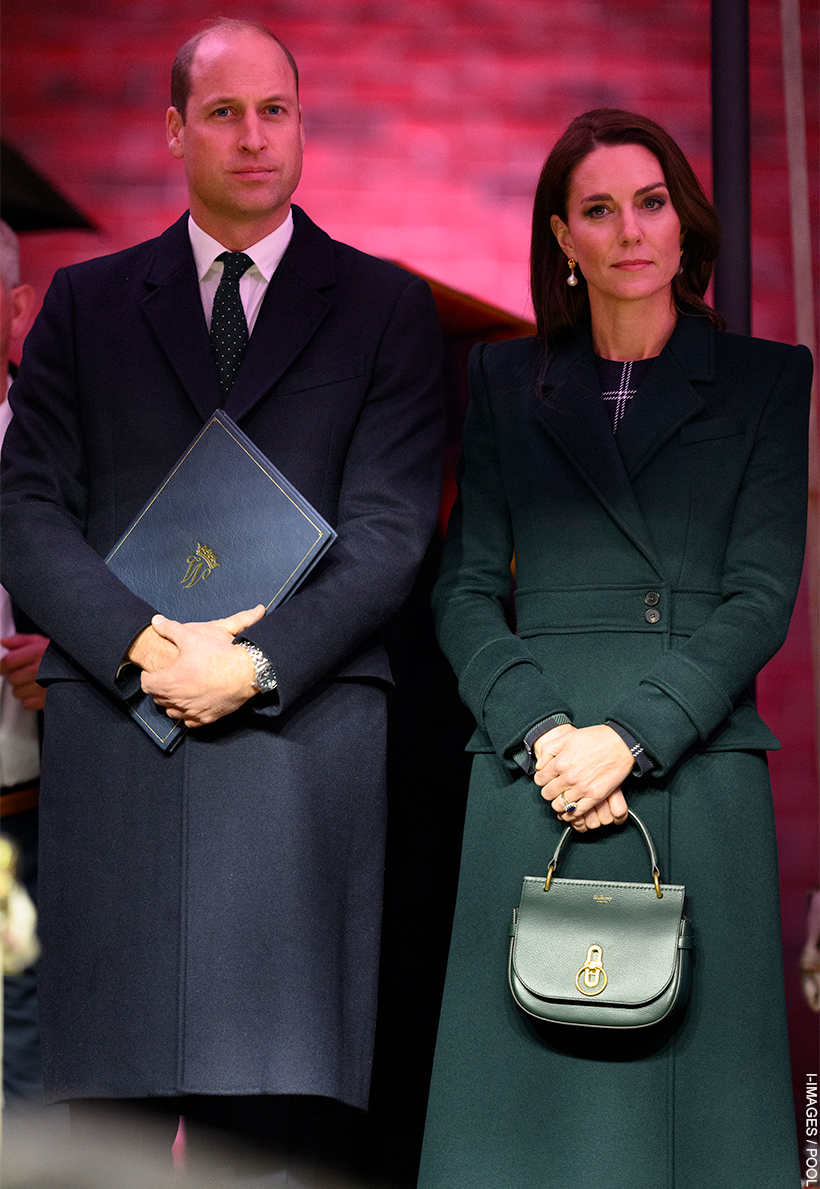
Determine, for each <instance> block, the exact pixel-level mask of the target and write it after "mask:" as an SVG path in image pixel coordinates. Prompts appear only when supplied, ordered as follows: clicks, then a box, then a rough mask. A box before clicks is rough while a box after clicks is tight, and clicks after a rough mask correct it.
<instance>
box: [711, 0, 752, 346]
mask: <svg viewBox="0 0 820 1189" xmlns="http://www.w3.org/2000/svg"><path fill="white" fill-rule="evenodd" d="M749 142H750V135H749V4H748V0H712V187H713V195H714V202H715V206H716V207H717V211H718V214H719V215H720V222H721V226H722V228H723V245H722V247H721V251H720V256H719V257H718V259H717V263H716V265H715V306H716V308H717V309H718V311H719V312H720V313H721V314H723V316H724V318H725V319H726V327H727V329H728V330H731V331H734V332H735V333H736V334H751V330H752V250H751V230H752V226H751V225H752V218H751V196H750V185H749Z"/></svg>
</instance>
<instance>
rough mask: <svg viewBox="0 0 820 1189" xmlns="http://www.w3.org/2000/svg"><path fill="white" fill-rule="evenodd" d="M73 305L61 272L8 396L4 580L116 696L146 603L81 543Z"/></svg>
mask: <svg viewBox="0 0 820 1189" xmlns="http://www.w3.org/2000/svg"><path fill="white" fill-rule="evenodd" d="M73 310H74V303H73V297H72V286H71V279H70V276H69V274H68V273H67V272H66V271H65V270H64V269H61V270H59V271H58V273H57V274H56V275H55V278H54V280H53V282H52V284H51V287H50V288H49V291H48V293H47V294H46V298H45V302H44V303H43V309H42V311H41V312H40V315H39V316H38V318H37V320H36V322H35V324H34V326H33V327H32V329H31V331H30V332H29V335H28V338H27V339H26V344H25V348H24V352H23V362H22V365H21V368H20V373H19V376H18V378H17V380H16V381H15V383H14V385H13V387H12V391H11V394H10V397H9V399H10V400H11V404H12V409H13V411H14V416H13V417H12V420H11V424H10V425H9V429H8V432H7V433H6V438H5V442H4V444H3V473H2V493H3V495H2V534H3V535H2V540H3V581H4V584H5V585H6V586H7V589H8V590H9V591H10V592H11V593H12V595H13V597H14V599H15V601H16V602H17V603H19V605H20V606H21V607H22V608H23V609H24V610H25V612H26V614H28V615H29V616H30V618H31V619H33V620H34V621H35V622H36V623H37V624H39V625H40V630H41V631H42V632H43V633H44V634H45V635H47V636H49V637H50V638H51V639H52V640H53V641H55V642H56V643H57V644H58V645H59V648H60V650H61V651H62V652H63V653H64V654H65V655H66V656H68V657H69V659H70V660H71V661H72V663H73V664H74V665H76V666H78V667H79V668H80V669H81V670H82V671H83V672H84V673H85V674H87V675H90V676H92V677H94V678H95V679H96V680H97V681H99V682H100V684H102V685H103V686H104V687H105V688H106V689H108V690H109V691H110V692H111V693H115V694H116V693H119V692H120V691H119V690H118V687H117V685H116V681H115V679H116V674H117V670H118V668H119V665H120V662H121V660H122V657H123V655H124V653H125V651H126V650H127V649H128V647H129V645H130V643H131V641H132V640H133V639H134V637H135V636H136V635H137V634H138V632H139V631H140V630H141V629H142V628H143V627H145V625H146V624H147V623H150V621H151V616H152V615H153V614H154V609H153V608H152V607H151V606H150V605H149V604H147V603H145V602H144V601H143V600H142V599H139V598H137V596H136V595H134V594H132V593H131V591H129V590H128V589H127V587H125V586H124V585H123V584H122V583H121V582H120V581H119V579H118V578H116V577H115V576H114V574H113V573H112V572H111V571H110V570H109V569H108V567H107V566H106V565H105V562H104V561H103V559H102V557H101V556H100V554H99V553H98V552H97V550H96V549H95V548H94V545H93V543H91V542H89V541H88V540H86V520H87V508H88V493H89V488H90V485H91V484H93V482H94V476H93V475H91V474H89V473H88V467H87V465H86V451H85V441H84V435H83V414H82V393H81V392H79V391H78V384H77V380H76V364H75V325H74V321H75V320H74V312H73ZM112 525H113V510H112ZM69 672H70V670H69Z"/></svg>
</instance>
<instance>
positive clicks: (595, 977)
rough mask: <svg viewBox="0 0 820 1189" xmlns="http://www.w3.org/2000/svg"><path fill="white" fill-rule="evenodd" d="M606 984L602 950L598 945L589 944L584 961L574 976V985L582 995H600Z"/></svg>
mask: <svg viewBox="0 0 820 1189" xmlns="http://www.w3.org/2000/svg"><path fill="white" fill-rule="evenodd" d="M606 984H607V977H606V971H605V970H604V951H603V949H602V947H601V946H600V945H591V946H590V947H589V949H588V950H587V960H586V962H584V964H583V966H582V967H581V969H580V970H579V971H578V973H577V974H576V976H575V985H576V987H577V988H578V990H579V991H580V992H581V994H582V995H600V994H601V991H603V989H604V987H605V986H606Z"/></svg>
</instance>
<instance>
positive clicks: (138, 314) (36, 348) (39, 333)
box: [3, 21, 440, 1150]
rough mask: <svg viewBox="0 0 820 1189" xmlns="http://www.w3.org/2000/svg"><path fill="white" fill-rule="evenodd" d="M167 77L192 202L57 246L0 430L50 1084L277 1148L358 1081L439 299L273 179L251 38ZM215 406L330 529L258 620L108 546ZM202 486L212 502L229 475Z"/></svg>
mask: <svg viewBox="0 0 820 1189" xmlns="http://www.w3.org/2000/svg"><path fill="white" fill-rule="evenodd" d="M172 99H173V106H172V107H171V108H170V109H169V112H168V117H167V133H168V144H169V147H170V150H171V152H172V154H173V155H174V156H175V157H177V158H179V159H180V160H181V161H182V162H183V165H184V168H185V174H186V179H187V184H188V193H189V201H190V214H189V215H185V216H183V217H182V219H180V221H179V222H178V223H176V224H175V225H174V226H172V227H171V228H169V230H168V231H166V232H165V233H164V234H163V235H162V236H160V237H159V238H158V239H156V240H153V241H150V242H148V243H144V244H140V245H138V246H137V247H135V248H131V249H128V250H127V251H124V252H121V253H118V254H117V255H115V256H110V257H106V258H102V259H99V260H93V261H89V262H87V263H85V264H80V265H77V266H74V267H72V268H69V269H67V270H61V271H60V272H58V274H57V275H56V277H55V279H54V282H53V284H52V286H51V289H50V291H49V294H48V296H47V298H46V301H45V304H44V307H43V311H42V313H41V315H40V317H39V318H38V320H37V322H36V324H35V327H34V329H33V330H32V332H31V335H30V337H29V340H28V343H27V347H26V351H25V354H24V359H23V363H22V366H21V370H20V376H19V379H18V381H17V385H16V386H15V390H13V391H12V395H11V401H12V405H13V407H14V410H15V417H14V420H13V422H12V427H11V429H10V430H9V433H8V435H7V439H6V446H5V450H4V476H3V478H4V520H3V531H4V536H3V547H4V575H5V577H4V581H6V582H7V585H8V587H9V589H10V590H11V592H12V595H13V597H14V598H15V599H16V600H17V601H18V602H19V603H20V605H21V606H22V607H23V609H24V610H25V611H26V612H27V613H28V614H29V615H30V616H31V617H32V619H34V620H35V621H36V622H37V623H38V624H39V625H40V626H41V628H42V630H43V631H44V632H47V633H48V635H49V636H50V637H51V639H52V641H53V644H52V646H51V648H50V649H49V651H48V652H47V653H46V656H45V658H44V661H43V664H42V666H41V669H40V673H39V680H40V681H41V682H42V683H43V684H45V685H47V686H48V696H47V701H46V725H45V740H44V752H43V772H42V788H41V848H42V849H41V882H40V912H41V940H42V944H43V958H42V973H41V988H42V990H41V994H42V1005H43V1006H42V1014H43V1045H44V1055H45V1065H46V1071H45V1076H46V1092H47V1094H49V1095H50V1096H51V1097H52V1098H54V1099H59V1100H68V1101H76V1100H88V1099H95V1100H97V1099H104V1100H111V1099H117V1100H134V1099H139V1100H146V1101H147V1102H148V1103H149V1104H151V1105H152V1106H156V1105H157V1104H158V1103H159V1101H160V1100H165V1102H166V1103H167V1106H168V1113H169V1117H170V1116H174V1115H175V1114H178V1113H180V1112H181V1113H184V1114H185V1115H186V1117H187V1118H188V1120H189V1121H191V1120H194V1119H195V1118H197V1117H198V1116H199V1115H202V1116H203V1117H206V1118H211V1119H214V1118H215V1119H216V1122H217V1123H218V1124H219V1125H226V1126H229V1127H230V1126H234V1125H236V1126H238V1127H239V1128H240V1129H241V1128H242V1127H245V1125H246V1124H247V1121H248V1120H249V1119H253V1120H254V1122H253V1123H252V1125H251V1124H248V1128H249V1129H251V1130H254V1131H255V1132H256V1135H257V1138H261V1139H262V1140H269V1141H270V1142H271V1143H273V1144H279V1145H281V1146H284V1147H287V1146H288V1145H289V1144H291V1145H293V1147H294V1148H295V1149H297V1150H298V1149H300V1147H302V1146H303V1145H301V1142H300V1136H303V1134H304V1133H305V1132H306V1131H312V1130H313V1129H314V1128H315V1125H316V1122H315V1110H314V1108H316V1107H318V1106H321V1104H327V1103H328V1102H336V1103H342V1104H347V1105H348V1106H350V1107H358V1108H364V1107H365V1106H366V1104H367V1096H368V1087H369V1077H370V1063H371V1054H372V1039H373V1024H374V1014H375V991H376V974H377V962H378V942H379V928H380V895H381V874H382V862H383V835H384V704H385V696H386V692H387V689H388V688H389V685H390V681H391V678H390V671H389V667H388V664H387V660H386V657H385V654H384V651H383V648H382V647H381V645H380V643H379V641H378V630H379V628H380V627H381V626H382V625H383V624H384V622H385V621H386V620H387V619H388V618H389V617H390V616H391V615H392V614H393V612H394V611H395V610H396V609H397V608H398V607H399V606H400V605H401V603H402V601H403V600H404V598H405V597H406V595H407V593H408V591H409V589H410V586H411V584H412V581H413V577H414V573H415V570H416V568H417V566H418V564H419V562H420V559H421V557H422V555H423V553H424V550H425V547H426V545H427V542H428V539H429V536H430V533H431V531H432V527H433V524H434V520H435V516H436V512H437V507H438V480H439V467H438V444H439V433H440V415H439V402H438V372H439V364H440V358H439V356H440V341H439V333H438V324H437V319H436V314H435V309H434V306H433V302H432V298H431V296H430V293H429V290H428V289H427V286H426V285H425V284H424V283H423V282H422V281H420V280H419V279H417V278H414V277H412V276H411V275H409V274H408V273H406V272H403V271H402V270H400V269H397V268H395V267H393V266H391V265H388V264H385V263H384V262H382V261H378V260H376V259H374V258H372V257H369V256H365V255H363V254H362V253H360V252H357V251H355V250H353V249H352V248H349V247H346V246H344V245H342V244H339V243H336V242H334V241H333V240H331V239H330V238H329V237H328V236H327V235H325V233H324V232H322V231H320V230H319V229H318V228H317V227H316V226H315V225H314V224H313V223H312V222H311V221H310V220H309V219H308V218H307V216H306V215H304V213H303V212H302V211H300V210H299V209H298V208H295V207H291V201H290V199H291V195H292V193H293V191H294V189H295V187H296V185H297V183H298V181H299V175H300V170H301V158H302V147H303V140H304V133H303V129H302V119H301V109H300V106H299V97H298V80H297V75H296V71H295V65H294V64H293V61H292V59H291V57H290V55H289V54H288V52H287V51H286V50H285V49H284V47H283V46H282V45H281V43H280V42H278V41H277V40H276V38H275V37H274V36H273V34H271V33H270V32H269V31H268V30H266V29H264V28H262V27H260V26H255V25H248V24H245V23H239V22H232V21H227V22H226V21H221V22H217V23H216V24H215V25H213V26H210V27H209V28H207V29H206V30H204V32H202V33H200V34H198V35H197V37H195V38H193V39H192V40H191V41H190V42H188V43H187V44H186V45H185V46H184V47H183V48H182V50H180V52H179V54H178V55H177V60H176V62H175V64H174V71H173V76H172ZM226 250H227V253H228V254H235V253H240V252H244V253H245V254H246V255H247V257H248V258H249V259H250V264H249V265H248V266H247V270H246V271H245V272H244V274H243V275H242V278H241V280H240V282H239V293H240V298H241V302H242V310H243V313H244V315H245V319H244V320H245V322H246V323H247V329H248V332H249V335H250V337H249V339H248V341H247V347H246V348H245V349H244V354H242V356H241V363H240V364H239V366H238V370H236V371H235V374H232V369H233V368H234V367H235V363H234V364H233V365H230V366H228V367H227V368H226V366H225V363H224V360H223V359H222V358H220V359H219V360H217V356H218V355H219V354H220V353H221V352H222V350H223V348H222V347H216V348H213V349H212V343H211V342H209V329H210V330H214V329H215V328H214V327H213V325H212V322H213V316H212V311H213V308H214V303H215V302H216V305H217V307H219V306H220V303H221V301H222V296H221V295H218V292H217V291H218V289H219V285H220V282H221V280H222V278H223V269H224V270H225V272H227V271H228V270H229V267H230V266H231V265H232V263H233V261H230V260H228V259H226V258H224V256H223V254H224V253H225V252H226ZM243 264H244V262H243ZM240 349H241V344H240ZM220 406H222V407H224V409H225V411H226V412H227V413H228V414H229V415H230V416H231V417H233V418H234V420H235V421H237V422H238V423H239V425H240V426H241V427H242V428H243V429H244V431H245V432H246V433H247V434H248V435H249V436H250V437H251V438H252V439H253V441H255V442H256V443H257V445H258V446H259V447H260V448H261V449H262V450H263V452H264V453H265V454H267V456H268V457H269V458H270V459H271V460H272V462H273V463H274V464H275V465H277V466H278V467H279V468H280V469H281V470H282V471H283V473H284V474H285V475H286V477H287V478H288V479H289V480H290V481H291V482H292V483H294V485H295V486H296V487H297V488H298V489H299V490H300V491H301V492H302V493H303V494H304V495H305V496H306V497H307V499H309V500H310V501H311V503H313V505H314V506H315V507H316V508H317V509H318V510H319V512H320V513H322V514H323V515H324V516H325V517H326V518H327V519H328V520H329V521H330V522H331V523H332V524H333V525H334V527H335V528H336V529H337V531H338V540H337V541H336V543H335V544H334V545H333V547H332V548H331V550H330V552H329V553H328V554H327V556H326V558H325V559H324V561H323V562H322V563H320V564H319V566H317V567H316V569H315V570H314V571H313V572H312V573H311V576H310V578H309V579H308V581H307V582H306V583H305V584H304V585H303V587H302V588H301V589H300V590H299V591H298V592H297V593H296V595H295V596H294V597H293V598H292V599H291V600H290V601H289V602H288V603H286V604H285V605H283V606H281V607H280V608H278V609H277V610H276V611H275V612H273V613H272V614H271V615H269V616H267V617H266V618H263V619H260V618H259V616H260V614H261V609H255V610H254V609H245V608H238V607H237V608H235V609H234V610H235V611H236V613H237V614H236V615H235V616H232V617H230V618H228V619H226V620H223V621H221V623H220V624H194V625H184V624H176V623H171V622H169V621H167V620H163V619H162V618H161V617H160V618H156V608H154V607H151V606H150V605H148V604H146V603H145V602H143V601H142V600H141V599H139V598H137V597H136V596H135V595H133V594H132V593H131V592H130V591H129V590H127V589H126V588H125V587H124V586H123V585H122V584H121V583H120V582H119V581H118V579H116V578H115V577H114V575H113V574H112V573H111V572H110V571H109V570H108V569H107V567H106V566H105V564H104V562H103V560H102V559H103V557H104V556H105V555H106V554H107V552H108V550H109V549H110V548H111V546H112V545H113V544H114V543H115V542H116V541H117V539H118V538H119V536H120V535H121V534H122V532H123V531H124V529H125V528H126V527H127V526H128V524H129V523H130V521H131V520H132V518H133V517H134V515H135V514H136V513H137V511H138V510H139V509H140V507H141V506H142V504H143V503H144V502H145V500H146V499H147V498H148V496H150V494H151V493H152V491H153V490H154V489H155V488H156V487H157V485H158V483H159V482H160V481H161V479H162V478H163V476H164V475H165V474H166V473H167V471H168V470H169V468H170V467H171V465H172V464H173V463H174V462H175V461H176V459H177V458H178V457H179V455H180V454H181V453H182V451H183V449H184V448H185V447H186V446H187V444H188V443H189V442H190V441H191V440H192V439H193V437H194V436H195V434H196V433H197V432H198V431H199V430H200V429H201V427H202V425H203V423H204V421H205V420H207V418H208V417H209V416H210V415H211V414H212V413H213V411H214V410H215V409H216V408H217V407H220ZM213 481H214V485H215V488H216V489H220V488H221V490H220V494H219V498H225V499H231V498H236V497H235V495H234V494H233V493H232V492H231V488H230V483H231V476H230V475H214V476H213ZM258 547H259V549H260V550H261V549H264V548H265V542H264V540H260V541H259V542H258ZM226 628H227V629H228V630H227V631H226V630H225V629H226ZM240 637H241V640H242V643H241V644H239V645H238V644H237V641H238V640H239V639H240ZM139 682H141V684H142V687H143V689H144V690H146V691H147V692H149V693H151V694H152V695H153V696H154V697H155V699H156V700H157V701H158V702H159V703H160V704H161V705H163V706H164V707H165V708H166V709H167V711H168V713H169V714H170V715H171V716H172V717H181V718H183V719H184V721H185V722H186V723H187V724H188V725H189V726H191V727H192V728H193V729H192V730H190V731H189V732H188V734H187V736H186V737H185V740H184V742H183V743H182V745H181V746H180V747H179V748H178V749H177V750H176V751H174V752H173V753H172V754H170V755H169V754H166V753H163V752H162V751H161V750H160V749H159V748H157V747H156V746H155V745H154V743H153V742H152V741H151V740H150V739H149V737H148V736H147V735H146V734H145V733H144V732H143V731H142V730H140V729H139V727H138V726H137V725H136V724H135V723H134V722H133V721H132V720H131V719H129V718H128V717H127V715H126V714H125V713H124V712H123V710H122V705H121V697H122V695H123V694H126V695H127V694H129V693H130V692H132V691H134V690H135V689H136V688H137V687H138V683H139ZM209 1112H210V1115H209ZM229 1116H230V1117H231V1118H232V1119H233V1123H232V1122H231V1121H230V1118H228V1117H229ZM306 1118H307V1122H306V1121H305V1120H306ZM226 1119H228V1122H227V1123H225V1120H226ZM274 1119H276V1120H278V1122H277V1123H276V1126H274ZM237 1120H239V1122H238V1123H237ZM189 1132H190V1128H189Z"/></svg>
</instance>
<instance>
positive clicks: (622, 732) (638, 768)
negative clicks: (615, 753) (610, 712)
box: [606, 719, 655, 776]
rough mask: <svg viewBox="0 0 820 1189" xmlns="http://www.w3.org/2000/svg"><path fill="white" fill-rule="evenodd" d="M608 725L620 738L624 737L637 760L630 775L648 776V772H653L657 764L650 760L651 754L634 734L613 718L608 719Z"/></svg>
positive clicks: (634, 758)
mask: <svg viewBox="0 0 820 1189" xmlns="http://www.w3.org/2000/svg"><path fill="white" fill-rule="evenodd" d="M606 726H608V727H611V728H612V730H613V731H614V732H615V734H616V735H618V736H619V738H621V739H623V741H624V743H625V744H626V745H627V747H628V748H629V750H630V751H631V752H632V758H633V760H634V761H635V766H634V768H633V769H632V771H631V772H630V774H629V775H630V776H646V774H647V772H651V771H652V769H653V768H654V767H655V765H654V764H653V763H652V761H651V760H650V758H649V756H648V755H647V754H646V752H645V751H644V749H643V747H642V745H641V744H640V743H639V742H638V740H637V739H636V738H635V736H634V735H630V733H629V731H627V730H626V728H625V727H622V726H621V724H620V723H617V722H612V721H611V719H607V720H606Z"/></svg>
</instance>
